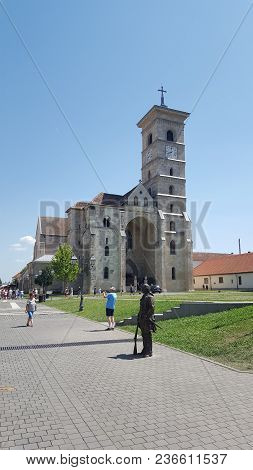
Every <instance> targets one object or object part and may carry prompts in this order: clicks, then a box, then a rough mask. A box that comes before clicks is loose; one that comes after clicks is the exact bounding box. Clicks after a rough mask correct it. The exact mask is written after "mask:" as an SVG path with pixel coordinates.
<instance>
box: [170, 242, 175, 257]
mask: <svg viewBox="0 0 253 470" xmlns="http://www.w3.org/2000/svg"><path fill="white" fill-rule="evenodd" d="M170 254H171V255H175V254H176V243H175V241H174V240H171V242H170Z"/></svg>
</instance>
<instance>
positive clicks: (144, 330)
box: [138, 284, 156, 357]
mask: <svg viewBox="0 0 253 470" xmlns="http://www.w3.org/2000/svg"><path fill="white" fill-rule="evenodd" d="M142 292H143V296H142V297H141V300H140V311H139V314H138V324H139V326H140V329H141V334H142V340H143V350H142V352H141V353H140V354H141V355H142V356H143V357H151V356H152V331H155V328H156V326H155V323H154V321H155V318H154V308H155V304H154V296H153V294H151V292H150V286H149V285H148V284H143V286H142Z"/></svg>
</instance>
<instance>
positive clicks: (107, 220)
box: [103, 217, 111, 227]
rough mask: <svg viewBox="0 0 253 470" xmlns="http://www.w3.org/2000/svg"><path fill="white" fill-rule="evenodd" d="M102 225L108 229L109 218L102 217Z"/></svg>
mask: <svg viewBox="0 0 253 470" xmlns="http://www.w3.org/2000/svg"><path fill="white" fill-rule="evenodd" d="M103 224H104V227H110V225H111V219H110V217H104V219H103Z"/></svg>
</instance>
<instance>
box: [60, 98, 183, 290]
mask: <svg viewBox="0 0 253 470" xmlns="http://www.w3.org/2000/svg"><path fill="white" fill-rule="evenodd" d="M161 91H162V98H161V105H160V106H156V105H155V106H153V107H152V108H151V109H150V110H149V111H148V112H147V114H145V116H143V117H142V119H141V120H140V121H139V122H138V124H137V126H138V128H139V129H141V133H142V157H141V158H142V175H141V180H139V183H138V184H137V186H135V187H134V188H133V189H131V190H130V191H129V192H127V193H126V194H123V195H118V194H108V193H100V194H98V195H97V196H96V197H94V199H92V201H90V202H78V203H76V204H75V205H74V206H73V207H70V208H69V209H68V210H67V216H68V242H69V243H70V245H71V246H72V247H73V249H74V252H75V255H76V257H77V259H78V261H79V265H80V270H81V274H80V279H79V280H78V283H79V285H80V283H82V285H83V289H84V292H92V291H93V289H94V288H95V287H96V288H97V289H98V288H102V289H108V288H109V287H110V286H114V287H115V288H116V290H118V291H120V290H123V291H125V290H128V289H129V287H130V285H133V286H135V287H137V285H140V284H142V283H143V282H144V281H145V282H148V283H149V284H156V285H159V286H160V287H161V288H162V290H163V291H172V292H175V291H188V290H191V289H192V237H191V222H190V219H189V217H188V215H187V213H186V190H185V186H186V178H185V144H184V123H185V120H186V119H187V118H188V116H189V114H188V113H186V112H183V111H177V110H174V109H170V108H168V107H167V106H166V105H165V104H164V98H163V89H162V90H161Z"/></svg>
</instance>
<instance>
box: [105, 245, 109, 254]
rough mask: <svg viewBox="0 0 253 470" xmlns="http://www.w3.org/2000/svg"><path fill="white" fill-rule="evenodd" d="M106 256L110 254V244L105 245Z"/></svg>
mask: <svg viewBox="0 0 253 470" xmlns="http://www.w3.org/2000/svg"><path fill="white" fill-rule="evenodd" d="M105 256H109V246H106V247H105Z"/></svg>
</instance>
